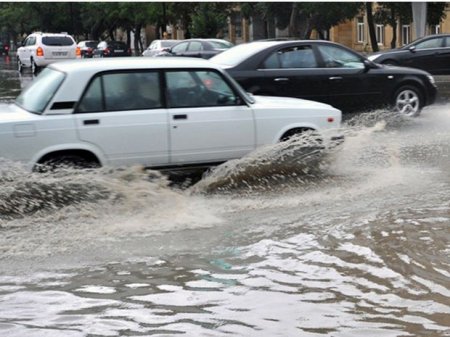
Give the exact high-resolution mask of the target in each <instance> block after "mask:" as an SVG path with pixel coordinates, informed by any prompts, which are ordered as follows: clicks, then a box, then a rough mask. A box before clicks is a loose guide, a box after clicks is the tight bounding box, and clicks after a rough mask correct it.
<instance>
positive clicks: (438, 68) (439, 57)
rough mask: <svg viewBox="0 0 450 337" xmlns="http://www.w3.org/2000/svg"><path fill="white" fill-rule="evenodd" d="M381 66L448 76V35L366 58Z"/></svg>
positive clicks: (449, 54)
mask: <svg viewBox="0 0 450 337" xmlns="http://www.w3.org/2000/svg"><path fill="white" fill-rule="evenodd" d="M368 59H369V60H371V61H373V62H376V63H381V64H390V65H396V66H404V67H412V68H419V69H423V70H426V71H428V72H429V73H431V74H435V75H449V74H450V34H437V35H429V36H425V37H423V38H420V39H417V40H416V41H414V42H412V43H410V44H408V45H406V46H403V47H401V48H397V49H391V50H388V51H382V52H379V53H374V54H372V55H370V56H368Z"/></svg>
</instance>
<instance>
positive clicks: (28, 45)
mask: <svg viewBox="0 0 450 337" xmlns="http://www.w3.org/2000/svg"><path fill="white" fill-rule="evenodd" d="M35 44H36V37H35V36H29V37H27V38H26V39H25V41H24V42H23V46H22V47H20V48H18V49H17V54H18V57H19V59H20V62H21V63H22V64H24V65H25V66H27V67H30V66H31V61H30V60H31V55H32V49H33V46H34V45H35Z"/></svg>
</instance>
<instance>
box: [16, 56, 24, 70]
mask: <svg viewBox="0 0 450 337" xmlns="http://www.w3.org/2000/svg"><path fill="white" fill-rule="evenodd" d="M17 71H18V72H19V73H22V72H23V65H22V62H20V58H19V57H18V58H17Z"/></svg>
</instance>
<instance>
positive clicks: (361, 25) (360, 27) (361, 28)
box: [356, 18, 365, 43]
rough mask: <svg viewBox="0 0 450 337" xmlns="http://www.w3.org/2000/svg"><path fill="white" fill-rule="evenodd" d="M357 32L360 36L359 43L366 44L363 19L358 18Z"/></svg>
mask: <svg viewBox="0 0 450 337" xmlns="http://www.w3.org/2000/svg"><path fill="white" fill-rule="evenodd" d="M356 31H357V35H358V36H357V40H358V42H359V43H363V42H364V37H365V31H364V19H363V18H358V22H357V26H356Z"/></svg>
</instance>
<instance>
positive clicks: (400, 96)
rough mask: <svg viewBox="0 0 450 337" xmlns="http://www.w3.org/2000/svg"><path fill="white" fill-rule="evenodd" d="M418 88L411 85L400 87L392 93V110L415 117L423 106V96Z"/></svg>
mask: <svg viewBox="0 0 450 337" xmlns="http://www.w3.org/2000/svg"><path fill="white" fill-rule="evenodd" d="M422 97H423V96H422V93H421V92H420V90H419V89H418V88H417V87H415V86H412V85H404V86H402V87H400V88H399V89H398V90H397V91H396V92H395V95H394V102H393V106H394V110H395V111H396V112H398V113H400V114H402V115H404V116H408V117H417V116H419V115H420V112H421V110H422V107H423V98H422Z"/></svg>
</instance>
